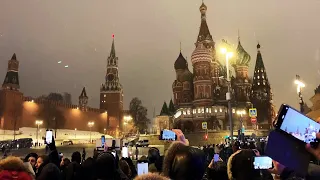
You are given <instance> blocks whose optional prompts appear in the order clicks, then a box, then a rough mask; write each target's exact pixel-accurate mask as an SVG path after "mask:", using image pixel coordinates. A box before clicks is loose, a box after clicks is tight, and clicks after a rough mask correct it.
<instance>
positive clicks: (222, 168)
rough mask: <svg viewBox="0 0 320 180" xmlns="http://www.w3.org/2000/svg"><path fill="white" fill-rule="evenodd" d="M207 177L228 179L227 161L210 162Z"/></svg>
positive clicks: (217, 179) (211, 179) (215, 179)
mask: <svg viewBox="0 0 320 180" xmlns="http://www.w3.org/2000/svg"><path fill="white" fill-rule="evenodd" d="M207 178H208V179H210V180H228V173H227V165H226V163H225V162H223V161H222V160H221V161H218V162H214V159H212V161H211V162H210V164H209V166H208V168H207Z"/></svg>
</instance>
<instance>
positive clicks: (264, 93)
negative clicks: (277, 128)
mask: <svg viewBox="0 0 320 180" xmlns="http://www.w3.org/2000/svg"><path fill="white" fill-rule="evenodd" d="M257 51H258V52H257V59H256V65H255V68H254V75H253V82H252V91H251V92H252V93H251V102H252V104H253V107H255V108H257V110H258V117H257V120H258V123H271V121H272V116H274V110H273V104H272V92H271V87H270V84H269V80H268V77H267V72H266V69H265V66H264V63H263V59H262V55H261V52H260V44H258V45H257Z"/></svg>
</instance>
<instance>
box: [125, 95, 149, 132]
mask: <svg viewBox="0 0 320 180" xmlns="http://www.w3.org/2000/svg"><path fill="white" fill-rule="evenodd" d="M129 112H130V114H131V116H132V119H133V122H134V125H135V126H136V127H137V128H138V130H139V132H140V133H144V132H146V131H147V129H148V123H149V122H150V119H148V118H147V108H145V107H144V106H143V105H142V102H141V100H140V99H139V98H137V97H135V98H133V99H132V100H131V101H130V105H129Z"/></svg>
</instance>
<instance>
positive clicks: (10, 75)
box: [0, 54, 23, 130]
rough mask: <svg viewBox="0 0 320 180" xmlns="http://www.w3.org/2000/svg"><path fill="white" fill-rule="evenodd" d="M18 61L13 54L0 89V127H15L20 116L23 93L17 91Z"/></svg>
mask: <svg viewBox="0 0 320 180" xmlns="http://www.w3.org/2000/svg"><path fill="white" fill-rule="evenodd" d="M18 71H19V61H18V60H17V57H16V54H13V56H12V58H11V60H9V61H8V70H7V74H6V77H5V79H4V81H3V84H2V89H1V90H0V111H2V112H0V128H1V129H10V130H13V129H17V127H20V126H19V124H20V123H21V121H20V120H21V116H22V110H23V109H22V103H23V94H22V93H21V92H20V91H19V89H20V85H19V74H18Z"/></svg>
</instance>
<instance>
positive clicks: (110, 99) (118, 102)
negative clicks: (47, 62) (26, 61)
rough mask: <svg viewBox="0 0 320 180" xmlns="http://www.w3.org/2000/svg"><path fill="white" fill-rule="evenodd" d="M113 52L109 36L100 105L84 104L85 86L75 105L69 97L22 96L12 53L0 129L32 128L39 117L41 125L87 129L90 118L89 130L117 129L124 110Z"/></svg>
mask: <svg viewBox="0 0 320 180" xmlns="http://www.w3.org/2000/svg"><path fill="white" fill-rule="evenodd" d="M115 52H116V51H115V46H114V39H113V42H112V46H111V52H110V56H109V57H108V60H107V69H106V72H107V73H106V75H105V82H104V83H103V84H102V86H101V87H100V103H99V104H100V108H91V107H89V106H88V102H89V100H90V99H89V97H88V95H87V92H86V89H85V88H83V89H82V91H81V94H80V96H79V99H78V100H79V102H78V104H76V105H74V104H70V103H68V102H70V101H71V100H69V101H56V100H54V99H49V98H46V97H43V96H41V97H39V98H33V97H27V96H24V94H23V92H21V91H20V82H19V61H18V59H17V56H16V54H14V55H13V56H12V58H11V59H10V60H9V61H8V69H7V73H6V76H5V79H4V82H3V84H2V88H1V89H0V129H2V130H14V129H15V130H18V129H19V128H21V127H34V128H35V127H36V124H35V121H36V120H43V123H44V124H43V126H46V127H45V128H52V129H72V130H87V131H88V130H89V127H88V122H92V121H93V122H94V126H93V127H92V130H93V131H99V132H101V133H105V134H109V135H112V136H115V135H116V133H117V132H121V131H120V129H121V121H122V117H123V114H124V113H125V112H124V110H123V89H122V86H121V84H120V82H119V73H118V57H116V53H115ZM97 89H98V88H97ZM97 92H99V91H97ZM69 96H71V95H69ZM61 119H63V121H61ZM52 121H54V122H53V123H52ZM62 122H63V123H62Z"/></svg>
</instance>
